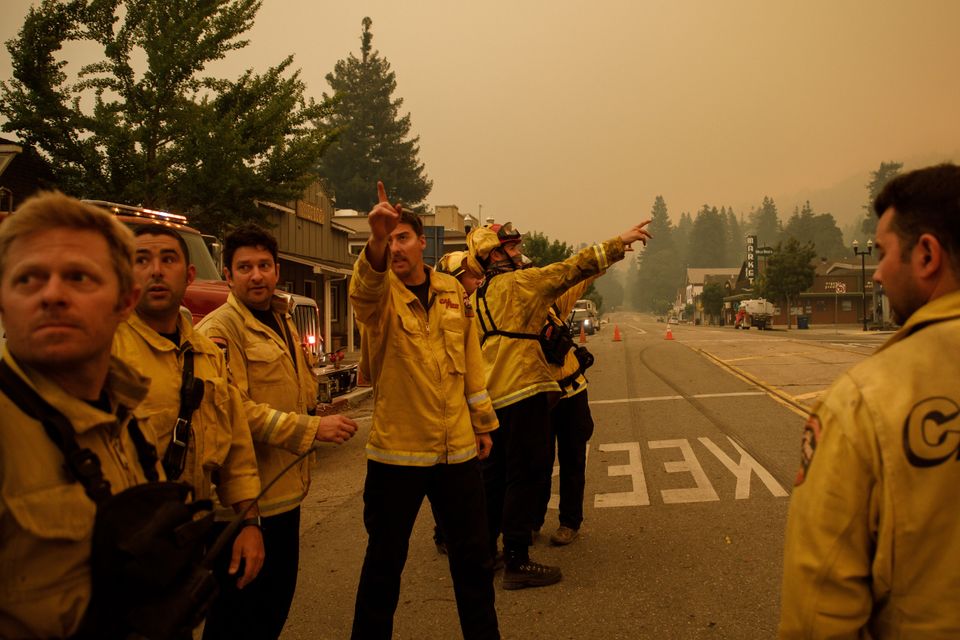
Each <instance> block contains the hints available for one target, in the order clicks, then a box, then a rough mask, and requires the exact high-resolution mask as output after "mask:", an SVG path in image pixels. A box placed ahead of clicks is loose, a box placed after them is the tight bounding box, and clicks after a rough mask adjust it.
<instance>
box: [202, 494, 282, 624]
mask: <svg viewBox="0 0 960 640" xmlns="http://www.w3.org/2000/svg"><path fill="white" fill-rule="evenodd" d="M262 524H263V547H264V552H265V554H266V557H265V558H264V563H263V568H262V569H261V570H260V573H259V574H258V575H257V577H256V579H255V580H254V581H253V582H251V583H250V584H248V585H247V586H245V587H244V588H243V589H237V578H239V577H240V576H241V575H243V563H241V564H240V569H239V570H238V571H237V573H236V574H234V575H232V576H230V575H228V574H227V569H228V568H229V566H230V552H231V549H232V545H231V546H228V547H226V548H225V549H224V552H223V553H222V554H220V558H218V560H217V566H216V568H215V571H216V574H217V578H218V579H219V582H220V597H219V598H217V600H216V602H214V604H213V607H212V608H211V609H210V613H209V614H208V615H207V622H206V624H205V625H204V629H203V640H216V639H227V638H229V639H231V640H234V639H236V638H250V639H251V640H261V639H262V640H276V639H277V638H279V637H280V632H281V631H283V625H284V624H285V623H286V621H287V614H288V613H289V612H290V603H291V602H293V593H294V591H296V588H297V571H298V569H299V563H300V507H299V506H298V507H297V508H296V509H294V510H292V511H287V512H284V513H281V514H278V515H275V516H269V517H265V518H263V521H262ZM225 527H226V524H224V525H222V526H221V528H220V531H222V530H223V528H225Z"/></svg>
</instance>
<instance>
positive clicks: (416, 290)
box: [403, 270, 430, 311]
mask: <svg viewBox="0 0 960 640" xmlns="http://www.w3.org/2000/svg"><path fill="white" fill-rule="evenodd" d="M424 273H426V274H427V279H426V280H424V281H423V282H421V283H420V284H405V285H403V286H405V287H406V288H407V289H409V290H410V293H412V294H413V295H415V296H417V299H418V300H419V301H420V304H422V305H423V308H424V309H426V310H427V311H429V310H430V272H429V271H426V270H425V271H424Z"/></svg>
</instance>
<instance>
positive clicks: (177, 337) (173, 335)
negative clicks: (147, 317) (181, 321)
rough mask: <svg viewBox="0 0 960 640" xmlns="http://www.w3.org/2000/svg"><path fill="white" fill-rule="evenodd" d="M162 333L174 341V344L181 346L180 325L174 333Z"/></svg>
mask: <svg viewBox="0 0 960 640" xmlns="http://www.w3.org/2000/svg"><path fill="white" fill-rule="evenodd" d="M160 335H161V336H163V337H164V338H166V339H167V340H169V341H170V342H172V343H173V344H174V346H177V347H179V346H180V327H177V328H176V329H175V330H174V332H173V333H161V334H160Z"/></svg>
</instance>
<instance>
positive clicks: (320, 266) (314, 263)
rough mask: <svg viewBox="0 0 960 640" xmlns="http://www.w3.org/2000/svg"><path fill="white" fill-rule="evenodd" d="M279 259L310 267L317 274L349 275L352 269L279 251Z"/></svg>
mask: <svg viewBox="0 0 960 640" xmlns="http://www.w3.org/2000/svg"><path fill="white" fill-rule="evenodd" d="M278 255H279V256H280V259H281V260H288V261H290V262H295V263H297V264H302V265H304V266H307V267H312V268H313V272H314V273H319V274H324V273H325V274H329V275H335V276H349V275H352V274H353V270H352V269H347V268H344V267H342V266H337V265H332V264H327V263H325V262H321V261H320V260H315V259H311V258H304V257H303V256H295V255H292V254H289V253H283V252H280V253H279V254H278Z"/></svg>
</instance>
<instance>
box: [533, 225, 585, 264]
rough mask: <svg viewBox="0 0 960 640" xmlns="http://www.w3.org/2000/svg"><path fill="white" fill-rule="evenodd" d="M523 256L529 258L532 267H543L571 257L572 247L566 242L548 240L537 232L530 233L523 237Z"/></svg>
mask: <svg viewBox="0 0 960 640" xmlns="http://www.w3.org/2000/svg"><path fill="white" fill-rule="evenodd" d="M523 255H525V256H527V257H528V258H530V261H531V262H533V266H535V267H545V266H547V265H548V264H553V263H554V262H560V261H561V260H566V259H567V258H569V257H570V256H572V255H573V247H571V246H570V245H568V244H567V243H566V242H560V241H559V240H550V238H548V237H547V236H545V235H544V234H542V233H540V232H539V231H531V232H529V233H526V234H524V236H523Z"/></svg>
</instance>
